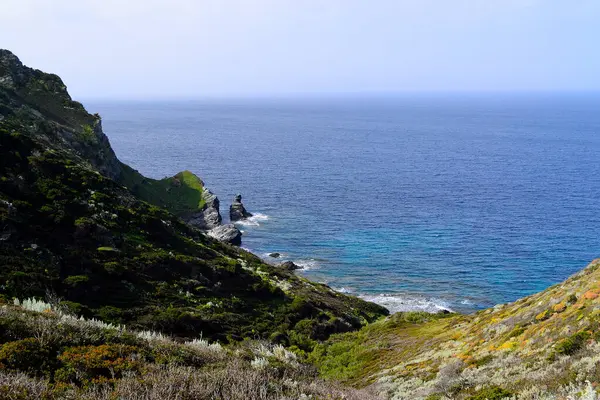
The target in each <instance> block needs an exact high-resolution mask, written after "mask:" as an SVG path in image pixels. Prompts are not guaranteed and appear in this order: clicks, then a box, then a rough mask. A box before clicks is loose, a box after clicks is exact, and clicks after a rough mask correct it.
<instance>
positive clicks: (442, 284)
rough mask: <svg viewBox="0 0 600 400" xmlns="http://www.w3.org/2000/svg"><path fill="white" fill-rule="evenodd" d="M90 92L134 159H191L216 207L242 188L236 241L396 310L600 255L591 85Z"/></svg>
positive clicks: (527, 288)
mask: <svg viewBox="0 0 600 400" xmlns="http://www.w3.org/2000/svg"><path fill="white" fill-rule="evenodd" d="M86 106H87V108H88V110H89V111H90V112H99V113H100V114H101V115H102V117H103V124H104V131H105V132H106V134H107V135H108V137H109V138H110V141H111V143H112V145H113V147H114V148H115V150H116V152H117V155H118V156H119V158H120V159H121V160H123V161H124V162H126V163H128V164H129V165H131V166H132V167H134V168H136V169H138V170H139V171H140V172H142V173H143V174H145V175H148V176H151V177H154V178H162V177H165V176H170V175H174V174H175V173H176V172H178V171H180V170H185V169H189V170H191V171H193V172H195V173H196V174H197V175H199V176H200V177H202V179H203V180H204V181H205V183H206V185H207V186H208V187H210V188H211V190H212V191H213V192H215V193H216V194H217V195H218V196H219V198H220V199H221V204H222V210H221V211H222V214H223V216H224V217H225V218H227V215H228V208H229V204H230V203H231V200H232V198H233V196H234V195H235V194H236V193H241V194H242V195H243V196H244V203H245V205H246V207H247V208H248V210H249V211H251V212H253V213H256V214H257V217H256V218H253V219H252V220H251V221H249V222H248V223H246V224H245V225H243V226H241V229H243V231H244V237H243V247H245V248H247V249H250V250H251V251H253V252H255V253H256V254H258V255H260V256H263V257H266V258H267V259H268V257H267V256H266V255H267V254H268V253H270V252H279V253H282V254H283V259H285V260H293V261H295V262H297V263H299V264H301V265H302V266H303V267H304V270H303V271H301V272H300V273H301V274H303V275H305V276H308V277H310V278H312V279H315V280H319V281H322V282H326V283H328V284H329V285H330V286H332V287H334V288H337V289H338V290H342V291H347V292H350V293H354V294H357V295H361V296H363V297H365V298H367V299H370V300H375V301H377V302H380V303H382V304H384V305H386V306H388V307H389V308H390V309H391V310H392V311H398V310H408V309H411V310H412V309H424V310H428V311H434V310H436V309H438V308H450V309H453V310H456V311H462V312H469V311H473V310H475V309H480V308H483V307H488V306H492V305H494V304H497V303H504V302H508V301H513V300H516V299H517V298H520V297H522V296H525V295H528V294H531V293H534V292H537V291H540V290H542V289H545V288H546V287H548V286H550V285H552V284H554V283H557V282H560V281H562V280H564V279H565V278H566V277H568V276H569V275H571V274H572V273H574V272H576V271H578V270H580V269H582V268H583V267H585V266H586V265H587V264H588V263H589V262H590V261H591V260H592V259H594V258H596V257H600V94H586V95H583V94H485V95H483V94H478V95H465V94H444V95H441V94H436V95H404V96H397V97H393V96H390V97H363V98H360V97H347V98H342V97H337V98H336V97H329V98H320V99H316V98H315V99H309V98H302V99H254V100H253V99H244V100H202V101H184V100H181V101H162V102H158V101H157V102H150V101H145V102H123V101H121V102H109V101H102V102H99V101H96V102H88V103H87V104H86ZM270 261H275V260H270Z"/></svg>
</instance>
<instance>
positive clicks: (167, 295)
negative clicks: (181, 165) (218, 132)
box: [0, 50, 387, 350]
mask: <svg viewBox="0 0 600 400" xmlns="http://www.w3.org/2000/svg"><path fill="white" fill-rule="evenodd" d="M0 134H1V136H0V139H1V141H0V153H1V156H2V157H1V158H0V176H1V181H0V200H1V201H0V229H2V231H1V232H0V235H1V237H2V242H1V243H0V265H2V266H3V267H2V269H0V282H2V285H1V286H0V297H2V298H4V299H5V300H6V301H12V300H11V299H13V298H20V299H23V298H28V297H36V298H45V297H47V294H48V293H51V294H52V295H53V296H56V297H58V298H61V299H62V300H63V304H64V306H65V307H68V309H69V310H71V312H72V313H74V314H77V315H80V316H84V317H88V318H98V319H101V320H103V321H106V322H111V323H118V324H127V325H128V326H132V327H136V328H139V329H157V330H160V331H162V332H165V333H170V334H173V335H176V336H180V337H197V336H199V335H203V336H204V337H205V338H207V339H213V340H217V339H218V340H220V341H224V342H233V341H237V340H241V339H243V338H247V337H253V338H262V339H268V338H269V337H271V336H273V337H274V338H276V339H277V341H278V342H281V343H285V344H286V345H295V346H297V347H298V348H304V349H305V350H309V349H310V348H311V346H312V344H310V343H312V341H314V340H316V339H323V338H326V337H328V336H329V335H330V334H332V333H335V332H340V331H347V330H352V329H357V328H359V327H360V326H361V325H363V324H365V323H367V322H369V321H374V320H375V319H377V318H378V317H379V316H382V315H384V314H386V313H387V311H386V310H385V309H384V308H382V307H380V306H377V305H375V304H371V303H367V302H365V301H362V300H360V299H358V298H355V297H349V296H342V295H339V294H338V293H336V292H334V291H333V290H331V289H330V288H328V287H326V286H325V285H320V284H316V283H313V282H309V281H307V280H305V279H303V278H301V277H298V276H296V275H294V274H292V273H289V272H288V271H286V270H285V269H282V268H276V267H273V266H270V265H268V264H265V263H263V262H262V261H261V260H260V259H259V258H258V257H256V256H254V255H252V254H250V253H248V252H246V251H243V250H241V249H239V248H236V247H233V246H229V245H227V244H223V243H220V242H218V241H215V240H213V239H212V238H211V237H210V236H208V235H206V234H205V233H206V232H207V231H208V232H210V231H209V229H215V228H221V225H220V224H221V216H220V214H219V211H218V205H219V202H218V199H217V198H216V196H214V195H213V194H212V193H211V192H210V191H209V190H208V189H206V188H205V187H204V184H203V182H202V181H201V180H200V179H199V178H198V177H196V176H195V175H194V174H193V173H191V172H189V171H184V172H181V173H179V174H177V175H175V176H174V177H171V178H165V179H162V180H154V179H150V178H146V177H144V176H143V175H141V174H140V173H139V172H137V171H135V170H134V169H132V168H130V167H129V166H127V165H125V164H123V163H121V162H120V161H119V160H118V159H117V157H116V155H115V153H114V151H113V150H112V148H111V147H110V143H109V141H108V138H107V137H106V135H105V134H104V133H103V131H102V127H101V123H100V117H99V116H98V115H91V114H89V113H88V112H87V111H86V110H85V109H84V108H83V106H82V105H81V104H80V103H77V102H74V101H73V100H72V99H71V97H70V96H69V94H68V92H67V90H66V86H65V85H64V83H63V82H62V80H61V79H60V78H58V77H57V76H56V75H52V74H46V73H44V72H41V71H38V70H33V69H31V68H28V67H26V66H24V65H23V64H22V63H21V62H20V61H19V60H18V58H16V56H14V55H13V54H12V53H10V52H9V51H6V50H2V51H0ZM185 220H195V221H200V220H201V223H198V225H200V228H202V230H200V229H197V228H196V227H194V226H193V225H192V224H188V223H186V222H185ZM226 228H227V227H226ZM292 332H295V333H292Z"/></svg>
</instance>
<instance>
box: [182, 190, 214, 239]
mask: <svg viewBox="0 0 600 400" xmlns="http://www.w3.org/2000/svg"><path fill="white" fill-rule="evenodd" d="M202 198H203V199H204V202H205V203H204V208H203V209H202V210H200V211H198V212H195V213H193V214H191V215H190V216H189V217H188V218H185V219H186V220H187V222H188V223H189V224H191V225H193V226H195V227H197V228H198V229H202V230H205V231H209V230H211V229H214V228H216V227H218V226H219V225H221V221H222V220H223V218H221V213H220V211H219V207H220V202H219V198H218V197H217V196H216V195H215V194H214V193H213V192H211V191H210V190H209V189H207V188H206V187H205V188H204V189H203V191H202Z"/></svg>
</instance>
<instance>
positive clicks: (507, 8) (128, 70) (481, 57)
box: [0, 0, 600, 98]
mask: <svg viewBox="0 0 600 400" xmlns="http://www.w3.org/2000/svg"><path fill="white" fill-rule="evenodd" d="M0 3H1V4H0V47H4V48H7V49H9V50H11V51H13V52H15V53H16V54H17V55H18V56H19V57H20V58H21V59H22V61H23V62H25V63H26V64H28V65H30V66H33V67H36V68H39V69H43V70H46V71H49V72H55V73H57V74H59V75H60V76H61V77H62V78H63V79H64V80H65V82H66V83H67V85H68V86H69V89H70V91H71V94H72V95H74V97H78V98H101V97H125V98H127V97H128V98H143V97H177V96H186V97H205V96H237V95H244V96H245V95H270V94H295V93H300V94H306V93H339V92H342V93H343V92H354V93H356V92H359V93H360V92H397V91H454V90H461V91H462V90H465V91H481V90H483V91H488V90H600V0H0Z"/></svg>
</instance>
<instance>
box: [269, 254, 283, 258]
mask: <svg viewBox="0 0 600 400" xmlns="http://www.w3.org/2000/svg"><path fill="white" fill-rule="evenodd" d="M269 257H272V258H279V257H281V254H280V253H270V254H269Z"/></svg>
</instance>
